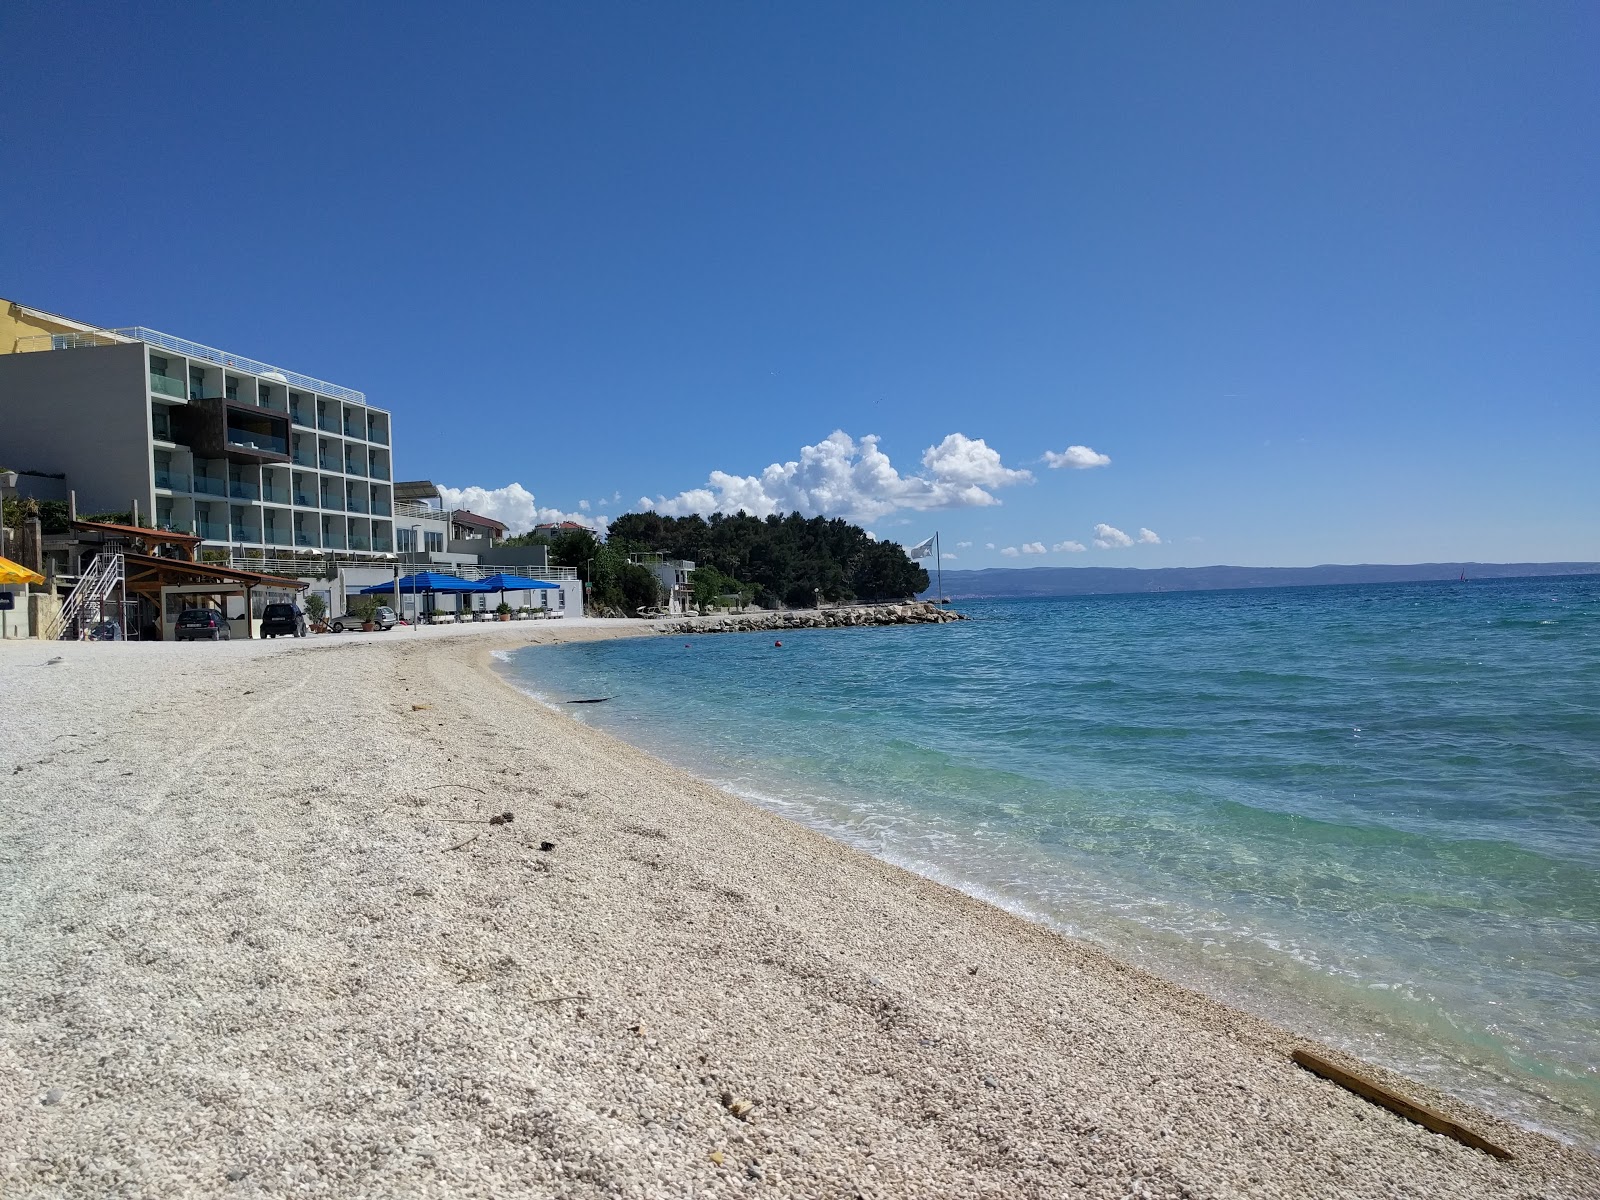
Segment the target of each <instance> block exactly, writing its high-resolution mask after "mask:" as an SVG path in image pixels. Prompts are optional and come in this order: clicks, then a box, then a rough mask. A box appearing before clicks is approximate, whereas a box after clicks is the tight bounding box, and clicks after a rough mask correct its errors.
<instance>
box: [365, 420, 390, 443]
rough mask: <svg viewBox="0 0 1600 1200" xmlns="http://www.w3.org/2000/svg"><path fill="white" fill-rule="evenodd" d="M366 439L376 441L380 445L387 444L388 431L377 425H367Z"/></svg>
mask: <svg viewBox="0 0 1600 1200" xmlns="http://www.w3.org/2000/svg"><path fill="white" fill-rule="evenodd" d="M367 441H369V442H377V443H378V445H380V446H387V445H388V444H389V431H388V430H387V429H384V428H382V427H381V426H378V425H368V426H367Z"/></svg>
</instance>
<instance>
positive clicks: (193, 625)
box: [172, 608, 233, 642]
mask: <svg viewBox="0 0 1600 1200" xmlns="http://www.w3.org/2000/svg"><path fill="white" fill-rule="evenodd" d="M232 637H233V630H231V629H230V628H228V619H227V618H226V617H224V616H223V615H222V614H221V613H220V612H218V611H217V610H216V609H214V608H186V609H184V610H183V611H182V612H181V613H179V614H178V624H177V628H175V629H174V630H173V633H172V640H173V641H175V642H226V641H229V640H231V639H232Z"/></svg>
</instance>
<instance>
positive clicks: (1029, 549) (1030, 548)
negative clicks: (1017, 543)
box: [1022, 542, 1045, 554]
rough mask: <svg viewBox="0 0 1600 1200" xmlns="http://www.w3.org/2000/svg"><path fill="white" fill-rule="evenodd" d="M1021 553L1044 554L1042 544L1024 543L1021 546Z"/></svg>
mask: <svg viewBox="0 0 1600 1200" xmlns="http://www.w3.org/2000/svg"><path fill="white" fill-rule="evenodd" d="M1022 552H1023V553H1024V554H1043V553H1045V548H1044V543H1043V542H1024V543H1023V545H1022Z"/></svg>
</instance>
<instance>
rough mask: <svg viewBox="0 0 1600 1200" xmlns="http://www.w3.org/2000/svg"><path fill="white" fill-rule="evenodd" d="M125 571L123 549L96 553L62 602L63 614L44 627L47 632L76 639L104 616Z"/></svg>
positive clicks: (51, 635) (56, 636)
mask: <svg viewBox="0 0 1600 1200" xmlns="http://www.w3.org/2000/svg"><path fill="white" fill-rule="evenodd" d="M122 572H123V565H122V554H121V553H120V552H117V553H101V554H97V555H95V559H94V561H93V562H92V563H90V564H89V569H88V570H86V571H85V572H84V573H83V574H82V575H81V576H79V578H78V586H77V587H75V588H73V589H72V592H71V594H69V595H68V596H67V598H66V600H65V601H63V602H62V605H61V612H60V614H59V615H58V616H57V617H56V619H55V620H54V621H53V622H52V623H51V624H49V625H47V626H46V627H45V632H44V636H45V637H46V638H49V639H52V640H63V639H65V640H67V641H74V640H76V639H77V638H79V637H81V636H82V634H83V632H84V630H86V629H89V628H92V627H93V626H94V625H96V624H98V623H99V622H101V621H103V620H105V618H106V601H107V600H109V599H110V598H111V594H112V593H113V592H115V591H117V589H118V588H120V587H121V586H122V583H123V573H122Z"/></svg>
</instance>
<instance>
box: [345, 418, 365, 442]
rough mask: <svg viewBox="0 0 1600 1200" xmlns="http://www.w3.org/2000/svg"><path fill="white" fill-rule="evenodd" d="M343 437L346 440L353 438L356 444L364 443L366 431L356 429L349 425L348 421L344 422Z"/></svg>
mask: <svg viewBox="0 0 1600 1200" xmlns="http://www.w3.org/2000/svg"><path fill="white" fill-rule="evenodd" d="M344 435H345V437H347V438H355V440H356V441H358V442H364V441H366V440H367V434H366V430H364V429H357V428H356V427H355V426H354V425H351V424H350V423H349V422H348V421H347V422H345V427H344Z"/></svg>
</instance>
